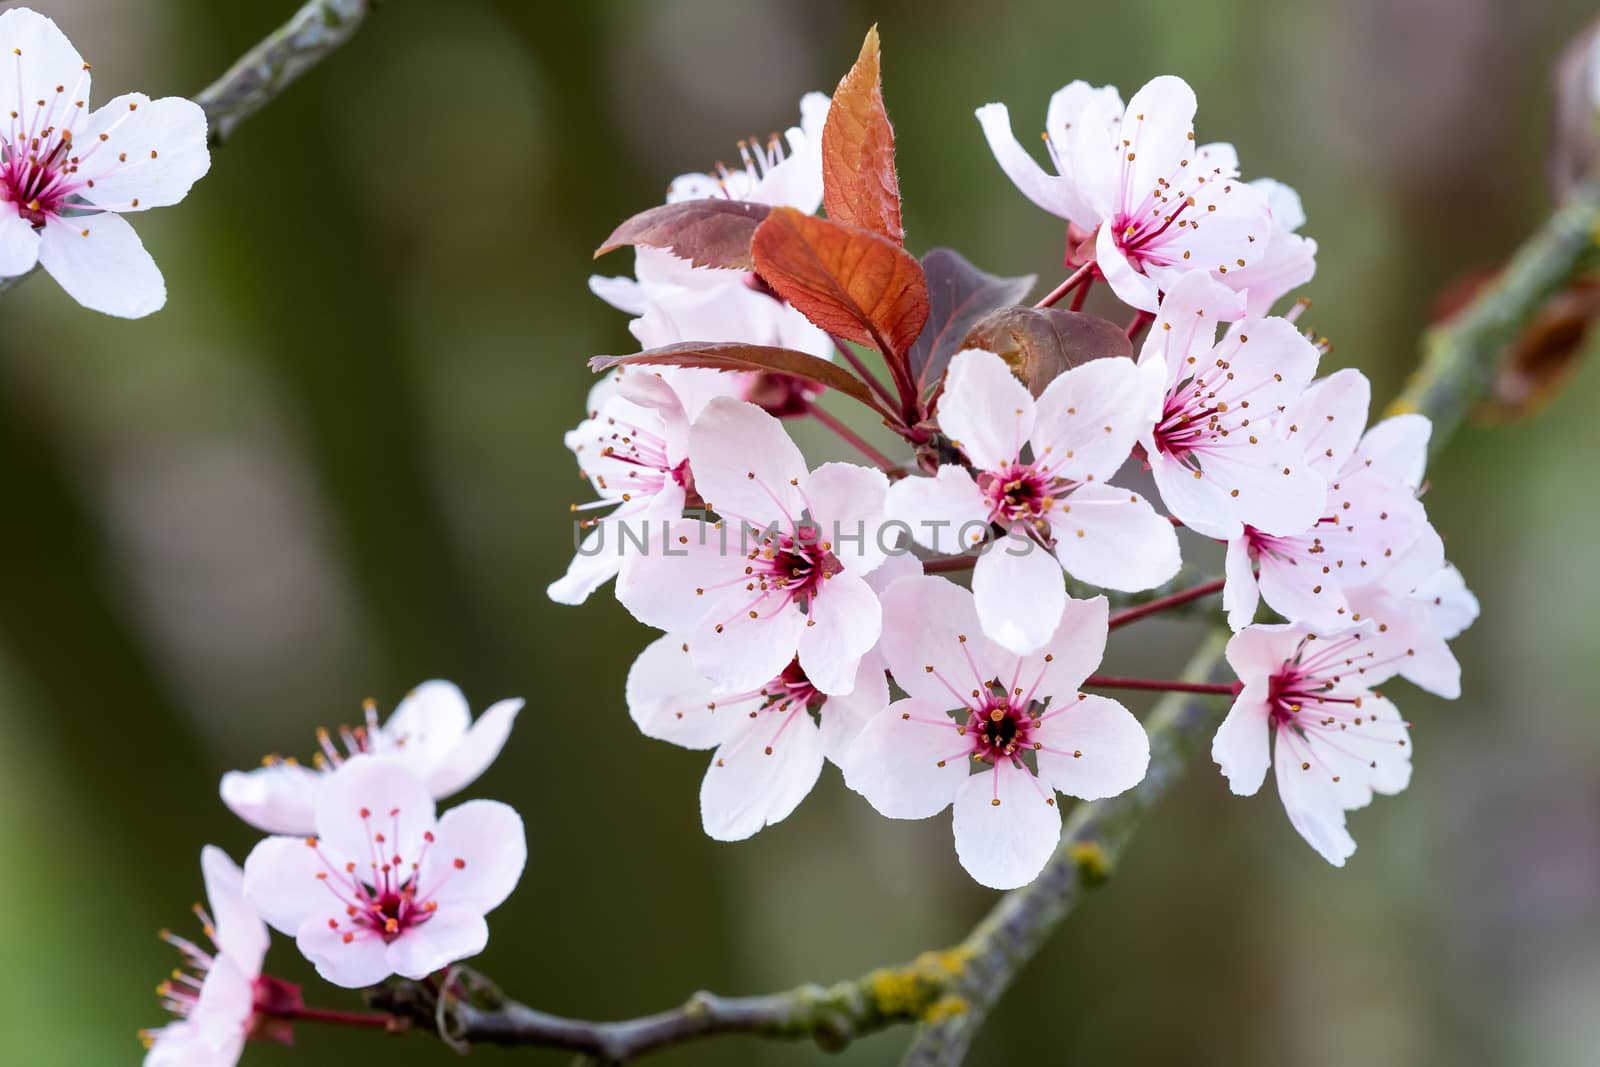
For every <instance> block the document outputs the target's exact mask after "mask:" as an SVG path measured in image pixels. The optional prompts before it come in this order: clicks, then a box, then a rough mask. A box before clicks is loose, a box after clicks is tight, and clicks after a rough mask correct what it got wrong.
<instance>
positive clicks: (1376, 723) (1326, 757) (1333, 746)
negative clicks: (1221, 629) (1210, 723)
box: [1211, 621, 1413, 867]
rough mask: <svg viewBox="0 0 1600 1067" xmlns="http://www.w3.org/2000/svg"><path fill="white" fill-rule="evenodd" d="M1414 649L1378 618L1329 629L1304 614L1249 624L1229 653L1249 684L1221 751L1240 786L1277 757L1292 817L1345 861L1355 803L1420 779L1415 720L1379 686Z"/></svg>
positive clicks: (1242, 790) (1314, 841)
mask: <svg viewBox="0 0 1600 1067" xmlns="http://www.w3.org/2000/svg"><path fill="white" fill-rule="evenodd" d="M1412 655H1413V650H1412V649H1411V648H1410V647H1409V646H1408V645H1407V644H1406V639H1405V636H1404V635H1402V634H1400V633H1398V632H1396V631H1394V630H1385V629H1384V628H1383V627H1381V626H1377V625H1374V624H1373V623H1372V622H1371V621H1367V622H1363V623H1361V624H1360V625H1359V626H1355V627H1352V628H1350V629H1346V630H1341V631H1337V632H1333V633H1326V634H1319V633H1317V632H1315V631H1313V630H1311V629H1309V628H1307V627H1304V626H1299V625H1295V624H1285V625H1282V626H1251V627H1248V628H1246V629H1244V630H1241V631H1240V632H1239V633H1237V634H1235V635H1234V637H1233V640H1231V641H1230V642H1228V649H1227V657H1228V663H1229V664H1231V665H1232V667H1233V669H1234V672H1235V673H1236V674H1237V675H1238V677H1239V681H1240V682H1242V683H1243V685H1244V688H1243V690H1242V691H1241V692H1240V693H1239V696H1238V697H1237V698H1236V699H1235V700H1234V704H1233V708H1232V710H1230V711H1229V712H1228V717H1227V718H1226V719H1224V720H1223V723H1222V725H1221V727H1219V728H1218V730H1217V734H1216V737H1215V738H1214V739H1213V740H1212V743H1211V758H1212V759H1213V760H1215V761H1216V763H1217V766H1219V767H1220V768H1222V773H1223V776H1224V777H1226V778H1227V779H1228V784H1229V786H1230V787H1231V788H1232V789H1233V791H1234V792H1235V793H1237V794H1239V795H1240V796H1250V795H1253V794H1254V793H1255V792H1256V790H1258V789H1260V788H1261V783H1262V781H1263V780H1264V779H1265V778H1266V774H1267V767H1268V766H1269V765H1273V764H1275V765H1276V767H1277V775H1278V797H1279V799H1281V800H1282V801H1283V807H1284V810H1285V811H1286V812H1288V814H1289V821H1290V823H1292V824H1293V825H1294V828H1295V829H1296V830H1297V831H1299V833H1300V836H1301V837H1303V838H1305V839H1306V841H1307V843H1309V844H1310V845H1311V847H1312V848H1314V849H1316V850H1317V852H1318V853H1319V854H1320V855H1321V856H1322V857H1323V859H1326V860H1327V861H1328V862H1329V863H1331V864H1333V865H1334V866H1335V867H1342V866H1344V861H1345V860H1346V859H1348V858H1349V857H1350V855H1351V853H1353V852H1355V850H1356V843H1355V840H1354V839H1353V838H1351V836H1350V833H1349V831H1347V830H1346V829H1345V812H1346V811H1348V810H1350V809H1352V808H1360V807H1365V806H1366V805H1367V804H1368V803H1369V802H1370V801H1371V800H1372V795H1373V794H1374V793H1384V794H1394V793H1398V792H1400V791H1401V790H1402V789H1404V788H1405V787H1406V784H1407V783H1408V782H1410V780H1411V740H1410V729H1409V727H1408V725H1407V724H1406V723H1405V722H1404V721H1403V720H1402V719H1401V718H1400V713H1399V711H1397V710H1396V709H1395V706H1394V705H1393V704H1391V703H1390V702H1389V701H1388V700H1387V699H1385V698H1384V697H1382V696H1379V695H1378V694H1377V693H1376V692H1375V691H1374V690H1373V688H1372V687H1373V686H1376V685H1381V684H1382V683H1383V682H1384V681H1386V680H1388V679H1389V678H1392V677H1393V676H1394V675H1395V674H1396V673H1397V672H1398V671H1399V670H1400V669H1401V668H1402V667H1403V666H1404V665H1405V663H1406V661H1407V659H1408V658H1409V657H1410V656H1412ZM1269 738H1270V739H1272V740H1273V741H1274V745H1273V748H1274V751H1273V752H1272V753H1271V754H1269V752H1268V740H1269Z"/></svg>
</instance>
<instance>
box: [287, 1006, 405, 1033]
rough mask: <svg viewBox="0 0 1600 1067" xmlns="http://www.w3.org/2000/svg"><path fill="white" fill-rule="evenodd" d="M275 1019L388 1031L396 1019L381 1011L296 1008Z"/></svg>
mask: <svg viewBox="0 0 1600 1067" xmlns="http://www.w3.org/2000/svg"><path fill="white" fill-rule="evenodd" d="M273 1018H276V1019H287V1020H289V1021H290V1022H300V1023H330V1024H332V1025H334V1026H362V1027H370V1028H372V1029H377V1028H380V1027H381V1028H383V1029H388V1028H389V1027H390V1026H391V1025H392V1024H393V1023H394V1022H395V1017H394V1016H393V1015H390V1014H388V1013H387V1012H381V1011H339V1010H337V1009H333V1008H296V1009H295V1010H294V1011H290V1012H283V1013H281V1014H279V1013H273Z"/></svg>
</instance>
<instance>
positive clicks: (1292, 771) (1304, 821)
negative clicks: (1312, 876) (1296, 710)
mask: <svg viewBox="0 0 1600 1067" xmlns="http://www.w3.org/2000/svg"><path fill="white" fill-rule="evenodd" d="M1287 736H1288V731H1287V730H1279V731H1278V742H1277V746H1276V747H1277V748H1278V752H1277V753H1276V755H1275V759H1274V763H1275V764H1276V767H1277V772H1278V797H1279V799H1281V800H1282V801H1283V810H1284V811H1285V812H1287V813H1288V815H1289V822H1290V823H1291V824H1293V826H1294V828H1295V830H1296V831H1298V832H1299V834H1300V836H1301V837H1303V838H1305V839H1306V843H1307V844H1309V845H1310V846H1311V847H1312V848H1314V849H1316V850H1317V853H1318V855H1320V856H1321V857H1322V858H1323V859H1325V860H1327V861H1328V862H1329V863H1331V864H1333V865H1334V866H1335V867H1343V866H1344V861H1345V860H1347V859H1349V858H1350V856H1351V855H1352V854H1354V853H1355V850H1356V842H1355V839H1354V838H1352V837H1351V836H1350V832H1349V831H1348V830H1346V829H1345V824H1344V807H1343V806H1342V805H1341V804H1340V803H1339V797H1338V794H1337V791H1336V787H1335V786H1334V784H1333V783H1332V782H1331V781H1329V780H1328V779H1327V777H1326V775H1323V774H1320V773H1315V772H1314V771H1313V770H1312V769H1306V768H1304V767H1303V765H1302V764H1303V762H1304V761H1302V760H1300V759H1299V758H1297V757H1296V755H1295V753H1294V751H1293V749H1292V745H1290V744H1289V743H1288V742H1287V741H1286V738H1287Z"/></svg>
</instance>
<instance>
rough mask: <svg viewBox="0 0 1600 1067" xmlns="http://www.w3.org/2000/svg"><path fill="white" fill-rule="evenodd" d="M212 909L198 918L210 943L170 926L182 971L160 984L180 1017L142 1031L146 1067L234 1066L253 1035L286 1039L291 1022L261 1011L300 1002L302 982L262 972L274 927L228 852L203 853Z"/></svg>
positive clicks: (166, 1003)
mask: <svg viewBox="0 0 1600 1067" xmlns="http://www.w3.org/2000/svg"><path fill="white" fill-rule="evenodd" d="M200 870H201V874H202V875H203V876H204V878H205V885H206V899H207V901H208V903H209V910H208V909H207V908H204V907H201V906H200V905H198V904H196V905H195V909H194V910H195V915H196V916H197V917H198V918H199V920H200V925H201V927H202V928H203V929H204V931H205V935H206V939H207V940H208V941H210V942H211V948H210V949H207V948H206V947H204V946H203V945H202V944H200V943H199V942H195V941H190V940H189V939H187V938H184V937H179V936H178V935H176V934H173V933H171V932H169V931H165V930H163V931H162V933H161V937H162V940H164V941H166V942H167V943H168V944H170V945H172V946H173V947H174V948H176V949H177V950H178V952H179V953H180V954H181V955H182V957H183V968H182V969H179V970H175V971H173V976H172V977H171V978H170V979H169V980H167V981H164V982H162V983H161V985H160V986H159V987H158V989H157V992H158V993H159V995H160V997H161V1003H162V1006H163V1007H165V1008H166V1009H167V1010H168V1011H170V1012H172V1014H173V1015H174V1016H176V1017H177V1018H176V1021H174V1022H170V1023H168V1024H167V1025H166V1026H163V1027H160V1028H159V1029H154V1030H146V1031H143V1032H142V1033H141V1035H140V1036H141V1037H142V1038H143V1039H144V1041H145V1045H146V1048H147V1049H148V1053H147V1054H146V1056H145V1059H144V1062H145V1065H146V1067H227V1065H229V1064H234V1063H237V1062H238V1061H239V1056H240V1054H241V1053H242V1052H243V1051H244V1043H245V1039H246V1038H247V1037H251V1036H255V1037H269V1038H276V1039H284V1038H286V1037H287V1025H286V1024H282V1023H277V1022H275V1021H274V1020H273V1019H271V1018H270V1017H268V1016H266V1015H263V1016H258V1014H257V1013H258V1009H267V1010H268V1011H270V1010H272V1009H282V1008H284V1007H292V1006H297V1005H298V1004H299V994H298V991H297V990H296V989H295V987H293V986H290V985H288V984H287V983H284V982H280V981H278V980H277V979H274V978H267V977H264V976H263V975H262V973H261V964H262V961H263V960H264V959H265V958H266V955H267V941H268V935H267V927H266V924H265V923H263V922H262V921H261V920H260V919H258V918H257V917H256V913H255V911H254V910H253V909H251V908H250V907H249V906H248V905H247V904H246V903H245V899H244V874H243V872H242V871H240V870H239V867H238V865H237V864H235V863H234V862H233V861H232V860H231V859H229V858H228V855H227V853H225V852H223V851H222V850H221V849H219V848H217V847H215V846H213V845H207V846H206V847H205V848H204V849H203V850H202V851H201V853H200Z"/></svg>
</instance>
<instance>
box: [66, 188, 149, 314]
mask: <svg viewBox="0 0 1600 1067" xmlns="http://www.w3.org/2000/svg"><path fill="white" fill-rule="evenodd" d="M39 263H40V264H41V265H42V266H43V267H44V269H45V270H47V271H49V272H50V276H51V277H52V278H54V279H55V280H56V282H57V284H59V285H60V286H61V288H63V289H65V290H66V291H67V295H68V296H70V297H72V298H73V299H74V300H76V301H77V302H78V303H80V304H82V305H83V306H84V307H86V308H88V309H90V310H91V311H99V312H103V313H105V314H107V315H115V316H117V317H119V318H125V319H138V318H143V317H144V316H146V315H149V314H151V313H152V312H155V311H159V310H160V309H161V307H162V305H163V304H165V303H166V302H167V283H166V281H165V280H163V279H162V277H161V270H160V268H158V267H157V266H156V262H155V260H153V259H151V258H150V253H148V252H146V251H145V250H144V245H143V244H142V243H141V242H140V241H139V235H138V234H136V233H134V232H133V227H132V226H130V225H128V223H127V221H126V220H124V219H123V218H122V216H120V215H117V214H114V213H112V212H109V211H107V212H105V213H103V214H100V215H87V216H84V217H81V218H72V219H62V218H51V219H50V221H49V222H48V223H47V224H46V225H45V228H44V234H43V236H42V237H41V238H40V241H39Z"/></svg>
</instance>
